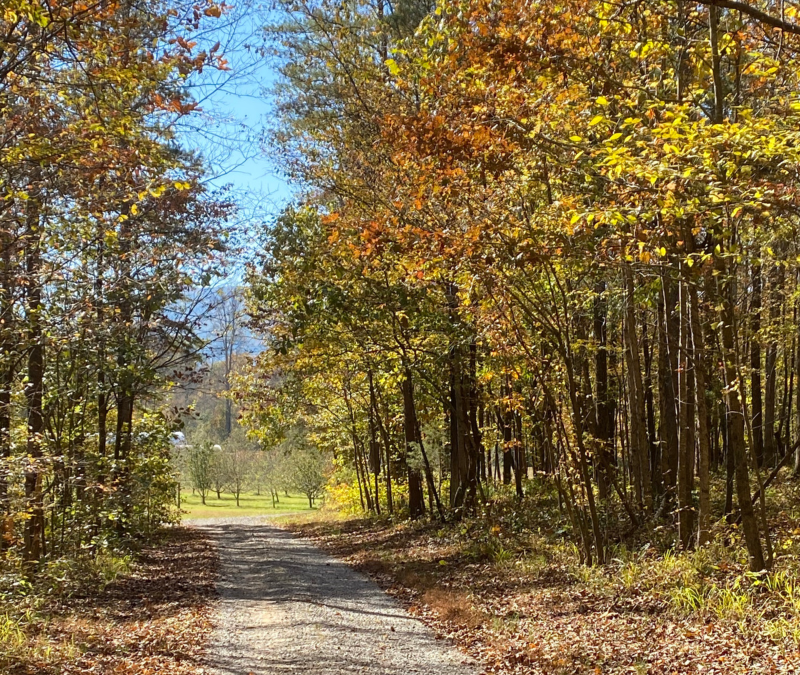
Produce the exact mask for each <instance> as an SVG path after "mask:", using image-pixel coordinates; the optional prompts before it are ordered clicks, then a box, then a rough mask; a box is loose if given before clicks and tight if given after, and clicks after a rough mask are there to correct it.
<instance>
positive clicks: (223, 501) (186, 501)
mask: <svg viewBox="0 0 800 675" xmlns="http://www.w3.org/2000/svg"><path fill="white" fill-rule="evenodd" d="M318 503H319V502H315V505H314V509H313V510H314V512H316V510H317V508H316V507H317V504H318ZM181 509H182V510H183V511H185V514H184V515H183V520H184V521H186V520H195V519H198V518H230V517H233V516H262V515H269V514H275V513H292V512H296V511H297V512H301V511H311V509H309V508H308V499H306V497H305V496H304V495H297V494H290V496H289V497H287V496H286V495H285V494H284V493H281V495H280V503H278V504H277V505H276V507H275V508H273V507H272V499H271V497H270V496H269V495H268V494H263V493H262V494H261V495H257V494H255V493H251V492H248V493H246V494H245V493H243V494H242V495H241V496H240V497H239V506H236V499H235V498H234V496H233V495H231V494H227V493H224V492H223V493H222V495H221V498H220V499H217V495H216V493H211V494H209V495H208V496H207V497H206V503H205V505H204V504H203V503H202V501H201V500H200V495H197V494H195V495H193V494H192V493H191V491H186V492H183V493H181Z"/></svg>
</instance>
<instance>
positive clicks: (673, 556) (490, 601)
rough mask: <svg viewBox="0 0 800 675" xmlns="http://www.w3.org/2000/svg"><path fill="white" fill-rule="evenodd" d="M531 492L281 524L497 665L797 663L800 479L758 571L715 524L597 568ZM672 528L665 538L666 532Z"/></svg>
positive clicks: (721, 670) (603, 668) (581, 668)
mask: <svg viewBox="0 0 800 675" xmlns="http://www.w3.org/2000/svg"><path fill="white" fill-rule="evenodd" d="M525 487H526V496H525V497H524V498H523V499H522V500H519V499H518V498H517V497H515V496H514V494H513V490H511V489H509V488H503V487H498V488H497V489H496V490H494V489H492V490H491V492H490V496H489V499H488V500H487V502H486V503H485V504H484V505H483V507H482V508H481V510H480V511H478V512H476V513H475V514H473V515H471V516H465V517H464V518H462V519H460V520H458V521H457V522H450V523H446V524H442V523H440V522H437V521H435V520H433V521H431V520H427V519H426V520H417V521H410V520H402V519H392V518H387V517H385V516H377V515H373V516H370V517H368V518H364V517H363V516H357V515H347V514H344V513H342V512H341V511H334V510H328V511H327V512H321V513H313V514H311V513H309V514H297V515H293V516H288V517H285V518H282V519H281V521H280V522H281V523H282V524H283V526H284V527H287V528H288V529H290V530H292V531H294V532H297V533H299V534H301V535H302V536H306V537H309V538H311V539H313V540H314V541H315V542H317V543H319V544H320V545H322V546H323V547H325V548H326V549H327V550H329V551H331V552H332V553H334V554H335V555H337V556H340V557H342V558H344V559H345V560H346V561H347V562H348V563H349V564H351V565H353V566H355V567H356V568H357V569H359V570H361V571H363V572H365V573H366V574H368V575H371V576H372V577H373V578H374V579H375V580H376V581H377V582H378V583H379V584H380V585H382V586H383V587H384V588H386V589H387V590H388V591H389V592H390V593H391V594H392V595H394V596H395V597H397V598H398V600H400V601H401V602H402V603H404V604H405V605H406V606H408V607H410V608H411V609H412V611H413V612H414V613H416V614H417V615H418V616H419V617H420V618H421V619H423V620H424V621H426V622H427V623H429V624H431V625H432V626H433V627H434V628H435V629H436V630H437V632H438V633H439V634H440V635H446V636H448V637H450V638H452V639H453V640H455V641H456V642H457V643H458V644H459V645H460V646H461V647H462V648H464V649H465V650H466V651H467V652H468V653H470V654H471V655H472V656H474V657H476V658H478V659H480V660H481V661H482V662H483V663H484V664H485V665H486V666H487V672H490V673H498V674H503V675H507V674H508V675H510V674H512V673H514V674H519V675H522V674H531V673H542V674H547V675H552V674H556V675H567V674H573V673H581V674H583V673H586V674H594V673H609V674H617V673H619V674H622V673H652V674H664V675H667V674H670V675H672V674H674V673H679V674H684V673H686V674H688V673H700V672H703V673H716V674H718V675H728V674H741V675H749V674H750V673H790V672H794V671H795V670H796V669H797V667H798V666H800V592H799V589H798V586H797V580H798V578H800V531H798V530H797V529H796V527H795V525H796V522H797V521H796V518H798V517H800V513H798V512H797V504H798V497H799V496H800V485H798V484H796V483H795V482H794V481H793V480H787V481H785V482H784V481H782V482H781V483H780V484H779V485H778V486H776V489H775V493H774V497H773V500H772V503H771V505H770V514H771V522H772V523H773V527H774V532H775V538H776V541H777V542H778V545H779V546H780V548H781V550H782V554H781V557H780V562H779V563H778V564H777V565H776V567H775V569H774V570H773V571H771V572H770V573H768V574H766V575H754V574H752V573H751V572H750V571H749V570H748V564H747V559H746V557H745V556H744V555H742V554H741V552H740V550H738V549H737V548H736V547H731V546H730V543H731V542H732V541H735V538H736V536H737V535H738V533H737V532H736V530H735V529H734V528H731V527H729V526H726V525H725V524H724V523H717V524H716V525H715V526H714V543H713V544H710V545H709V546H706V547H703V548H701V549H699V550H696V551H685V552H682V551H676V550H675V549H673V548H671V547H667V548H663V547H659V546H658V545H657V544H654V543H653V542H654V541H657V540H658V538H659V533H658V532H652V531H649V532H641V533H639V536H638V537H637V538H636V539H629V540H627V542H626V543H618V544H615V545H613V546H612V547H611V549H610V550H611V551H612V556H611V557H610V558H609V560H608V561H607V562H606V564H605V565H603V566H595V567H587V566H586V565H584V564H581V562H580V556H579V555H578V554H577V551H576V550H575V546H574V544H571V543H570V542H569V540H568V537H567V536H566V533H565V531H564V527H565V525H566V522H565V520H564V518H563V515H561V516H559V508H558V496H557V493H556V492H555V490H553V489H552V488H551V487H548V486H547V484H546V483H544V482H542V481H536V482H528V481H526V482H525ZM660 534H661V536H663V532H662V533H660Z"/></svg>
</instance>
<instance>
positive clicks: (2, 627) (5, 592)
mask: <svg viewBox="0 0 800 675" xmlns="http://www.w3.org/2000/svg"><path fill="white" fill-rule="evenodd" d="M154 540H155V541H158V540H159V537H155V536H154ZM133 560H134V554H133V552H132V551H130V550H125V551H113V550H106V551H99V552H97V553H95V554H90V553H89V552H84V553H83V554H81V555H79V556H76V557H72V558H57V559H52V560H45V561H42V562H41V563H40V564H39V566H38V567H37V571H36V574H35V575H34V576H33V577H32V579H33V580H32V581H31V580H29V578H28V576H29V575H26V574H25V573H24V565H23V562H22V560H21V559H19V558H16V557H13V556H12V555H10V554H9V553H7V554H6V557H5V558H4V559H3V560H2V561H0V672H6V670H5V669H8V668H10V667H11V664H17V665H19V664H21V663H27V664H37V667H38V668H44V669H47V668H55V667H56V666H57V664H60V663H63V662H65V661H70V660H73V659H74V658H75V657H76V656H77V654H79V652H80V649H79V647H78V646H77V645H76V644H74V642H73V640H72V638H71V637H70V636H69V635H65V634H61V632H60V631H58V633H59V635H58V636H57V637H54V636H51V635H48V633H49V632H50V631H49V629H50V627H51V625H52V624H53V622H54V621H58V620H59V619H60V618H62V616H63V615H64V613H65V611H66V609H67V608H68V606H69V605H70V603H71V601H72V599H74V598H81V599H82V598H89V597H93V596H96V595H97V594H99V593H102V592H103V591H104V590H105V589H106V587H108V586H109V585H110V584H112V583H113V582H115V581H116V580H117V579H118V578H120V577H122V576H124V575H126V574H129V573H130V572H131V569H132V565H133Z"/></svg>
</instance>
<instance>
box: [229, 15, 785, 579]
mask: <svg viewBox="0 0 800 675" xmlns="http://www.w3.org/2000/svg"><path fill="white" fill-rule="evenodd" d="M278 5H279V9H280V11H281V12H282V13H281V15H280V18H279V19H277V20H275V21H273V22H272V23H271V24H270V25H269V26H268V27H267V33H268V35H269V36H270V38H271V50H272V51H271V54H272V56H273V58H274V59H275V62H276V63H277V64H278V67H279V70H280V73H281V78H280V80H279V82H278V84H277V86H276V92H275V96H276V97H277V104H276V105H277V111H276V115H275V123H274V127H273V128H272V129H271V130H270V131H271V134H272V138H273V140H274V143H275V148H276V150H275V152H276V153H279V158H280V162H281V163H282V165H283V166H285V167H286V170H287V173H288V175H289V176H290V177H291V178H292V179H294V180H295V181H296V182H297V184H298V185H299V186H300V188H301V190H302V193H301V194H302V196H301V198H300V199H299V200H298V202H297V203H295V204H294V205H292V206H291V207H289V208H287V209H286V210H285V211H284V212H283V213H282V215H281V216H280V217H279V218H277V219H276V220H275V221H274V222H273V223H271V224H270V225H269V226H268V227H266V228H265V230H264V233H263V242H262V244H263V247H262V249H263V253H262V256H261V258H260V259H259V260H257V261H256V262H255V263H254V264H253V265H252V266H251V268H250V270H249V276H248V291H247V302H248V306H249V312H250V315H251V321H252V325H253V327H254V329H255V330H258V331H260V332H261V333H262V334H263V335H265V336H267V342H268V348H267V349H266V350H265V351H264V352H263V353H261V354H259V355H258V357H257V358H256V359H255V360H254V363H253V365H252V367H251V368H250V370H249V372H248V373H247V375H246V377H243V378H242V379H241V380H240V382H239V383H238V385H237V386H238V396H239V397H240V401H241V405H242V406H243V410H244V415H245V417H246V418H247V419H248V420H249V421H250V423H251V424H252V425H254V426H257V427H259V428H260V429H261V432H262V433H263V434H270V433H272V434H274V435H275V436H276V437H279V436H280V434H281V429H282V428H285V426H286V424H287V422H292V423H294V421H296V420H302V421H303V423H304V424H306V425H308V428H309V429H311V430H312V433H313V434H314V435H315V438H316V439H317V441H318V442H319V443H320V444H321V445H322V446H323V447H325V448H328V449H329V450H330V451H331V452H333V453H334V454H335V456H336V457H337V459H338V460H340V461H341V462H343V463H346V464H347V465H349V466H350V467H352V469H351V470H352V471H353V472H354V474H355V475H354V485H355V483H357V487H358V492H359V495H360V500H361V503H362V505H363V508H364V509H365V510H370V511H375V512H380V511H381V510H386V511H388V512H390V513H392V512H395V511H397V510H399V509H400V507H401V506H402V508H403V510H404V512H406V513H407V514H408V515H410V516H411V517H412V518H416V517H420V516H422V515H423V513H424V512H425V511H426V510H427V511H429V512H430V513H431V514H432V515H433V516H435V517H438V518H441V519H449V518H453V517H456V518H457V517H459V516H460V515H463V514H465V513H475V512H476V511H477V509H478V506H479V505H480V504H481V503H483V502H485V501H486V500H487V499H488V495H489V493H490V491H492V490H494V485H495V484H496V483H499V484H508V485H509V486H513V490H514V491H515V493H516V495H517V496H518V497H522V496H523V495H524V493H525V491H526V490H527V489H530V488H531V487H532V486H533V485H534V484H535V481H532V480H531V477H532V476H534V475H535V476H541V477H543V478H544V480H546V481H547V483H548V484H550V485H551V486H553V489H554V490H556V491H557V494H558V501H559V506H560V508H561V510H562V515H563V518H564V520H565V522H566V523H567V525H566V528H567V530H568V531H569V532H570V534H571V536H572V538H573V540H574V541H575V543H576V545H577V547H578V549H579V551H580V555H581V557H582V560H583V561H584V562H586V563H587V564H594V563H601V564H602V563H603V562H604V561H606V559H607V557H608V555H609V549H610V547H611V546H612V545H613V544H614V543H616V542H618V541H620V540H623V539H624V538H625V537H627V536H630V535H631V534H632V533H637V534H641V533H642V532H654V531H655V530H656V529H658V530H659V531H664V530H666V531H667V532H668V533H669V536H668V540H669V544H670V545H675V546H677V547H679V548H684V549H689V548H693V547H696V546H702V545H704V544H706V543H707V542H709V541H710V540H711V539H713V538H715V537H721V536H723V535H722V531H723V530H724V531H725V532H726V534H725V535H724V536H725V537H731V536H733V535H731V534H730V532H731V530H730V529H729V526H730V525H733V524H736V525H737V526H739V527H738V528H737V529H736V532H740V533H741V541H742V544H743V548H744V549H745V551H746V555H747V561H748V564H749V567H750V569H751V570H752V571H754V572H758V571H761V570H764V569H766V568H769V567H770V566H771V565H772V564H773V561H774V559H775V556H776V553H775V551H774V550H773V546H772V540H771V536H770V523H769V522H768V519H767V505H766V499H767V496H768V490H769V486H770V485H771V483H772V482H773V481H774V480H775V478H776V476H777V474H778V472H779V471H780V469H781V468H784V467H787V466H788V467H789V468H788V470H789V471H794V472H795V473H797V472H798V470H800V453H798V438H800V340H798V335H800V329H799V326H800V322H798V290H799V289H800V286H799V285H798V280H799V279H800V267H799V266H798V260H800V250H798V245H797V242H798V241H800V239H798V231H797V228H798V222H799V221H798V213H800V211H798V206H800V203H799V202H798V195H797V190H796V184H797V180H798V162H799V161H800V156H798V148H800V144H798V140H800V139H798V131H797V129H798V118H799V117H800V91H798V75H800V71H798V67H797V63H798V60H797V56H798V48H800V41H799V40H800V37H798V36H800V23H799V22H798V18H797V13H798V6H797V5H796V4H795V3H794V2H791V1H789V2H785V3H773V2H769V1H765V2H756V3H743V2H716V1H714V0H700V2H694V3H686V2H683V1H682V0H658V1H656V2H648V3H641V2H632V3H617V2H602V1H598V0H567V1H566V2H561V3H547V2H522V1H521V0H519V1H518V0H502V1H501V0H463V1H455V0H438V2H435V3H433V2H429V1H427V0H399V1H398V2H392V3H390V2H388V1H384V0H347V1H346V2H338V1H336V2H333V1H329V0H285V1H283V2H280V3H278ZM434 450H436V452H434ZM437 457H439V458H440V459H436V458H437ZM441 458H443V460H442V459H441ZM437 462H440V463H443V465H444V473H445V475H446V479H445V480H444V481H440V480H438V479H437V471H438V469H437V467H436V466H435V464H436V463H437ZM509 489H512V488H509ZM398 493H402V495H403V497H402V499H403V504H402V505H401V504H400V503H399V502H397V503H396V496H397V494H398ZM735 538H736V539H737V540H738V535H737V536H736V537H735Z"/></svg>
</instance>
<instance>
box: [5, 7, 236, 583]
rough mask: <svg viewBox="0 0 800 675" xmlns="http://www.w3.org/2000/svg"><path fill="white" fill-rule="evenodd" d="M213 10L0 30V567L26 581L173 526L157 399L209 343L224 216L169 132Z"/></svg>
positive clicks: (19, 22) (73, 13)
mask: <svg viewBox="0 0 800 675" xmlns="http://www.w3.org/2000/svg"><path fill="white" fill-rule="evenodd" d="M223 10H224V8H221V6H219V5H216V4H214V3H213V2H205V1H201V2H198V3H185V4H181V3H173V2H155V3H146V4H142V3H139V2H134V1H127V0H123V1H122V2H88V3H87V2H79V1H77V0H65V1H57V2H36V1H34V2H22V3H20V2H12V3H10V4H7V5H6V6H5V7H4V9H3V14H2V15H0V139H1V140H0V185H2V197H0V518H2V537H1V538H0V558H2V565H3V566H4V567H5V566H9V568H12V569H18V568H19V565H21V569H22V570H23V571H24V572H25V574H27V575H28V576H29V577H31V578H35V577H36V576H37V575H38V574H39V573H40V572H41V571H42V570H43V569H44V563H45V562H47V561H49V560H55V559H58V558H63V557H68V558H80V557H82V556H85V555H86V554H87V553H89V554H92V553H95V552H97V551H99V550H102V549H103V548H104V547H107V546H113V545H115V542H116V543H122V542H126V541H128V542H129V541H132V540H135V539H137V538H140V537H141V536H143V535H145V534H147V533H148V532H149V531H150V530H152V529H153V528H154V527H156V526H157V525H158V524H159V523H160V522H162V521H164V520H169V519H171V518H173V517H174V516H173V515H171V511H170V510H171V509H172V508H173V507H172V503H173V498H174V478H173V477H172V472H171V464H170V452H171V447H170V442H169V439H170V432H171V431H172V429H173V428H174V422H175V420H173V419H171V418H170V417H169V415H166V414H164V412H163V411H161V410H160V407H159V405H158V402H159V400H160V396H161V392H162V391H163V390H164V389H165V388H166V387H167V386H168V385H169V384H170V383H171V382H172V383H174V382H179V381H181V379H182V378H184V377H185V376H186V374H187V372H188V369H190V367H191V365H192V363H193V361H194V360H195V359H196V358H197V356H198V354H199V351H200V349H201V347H202V345H203V339H202V336H201V333H200V331H199V328H200V325H201V320H202V317H201V316H200V315H199V313H198V312H197V311H196V308H197V306H198V305H199V304H200V302H201V298H202V293H198V292H197V291H196V288H197V286H198V285H202V284H203V283H204V281H206V280H208V279H210V278H213V277H214V276H215V275H217V274H218V273H219V272H220V271H221V270H222V267H221V265H220V259H219V254H220V253H221V252H222V251H223V249H224V248H225V246H226V233H225V223H226V220H227V219H228V217H229V215H230V214H231V212H232V205H231V204H230V203H229V200H228V199H227V198H226V197H225V196H224V195H223V194H217V193H214V192H213V191H210V190H209V189H208V188H206V187H205V186H204V178H205V175H206V168H205V166H204V165H203V162H202V160H201V158H200V157H199V156H195V155H194V154H191V153H189V152H187V151H185V150H183V149H182V148H181V146H180V144H179V142H178V140H177V137H176V125H178V124H180V121H181V120H182V119H184V118H186V117H187V116H190V115H192V114H196V111H197V103H196V101H194V100H193V98H192V96H191V94H190V89H189V87H188V85H189V84H190V83H192V82H194V78H195V76H196V75H197V74H198V73H199V72H200V71H202V70H203V69H216V70H219V71H222V70H224V69H225V68H226V65H225V61H224V59H223V58H222V56H221V54H220V53H219V47H218V45H217V46H211V45H208V46H207V47H203V46H202V45H201V44H199V42H202V37H197V38H196V39H194V38H193V36H198V35H202V34H203V32H202V31H203V30H204V28H205V27H206V24H207V23H208V22H212V21H215V20H216V19H217V18H218V17H219V16H220V15H221V13H222V11H223Z"/></svg>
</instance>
